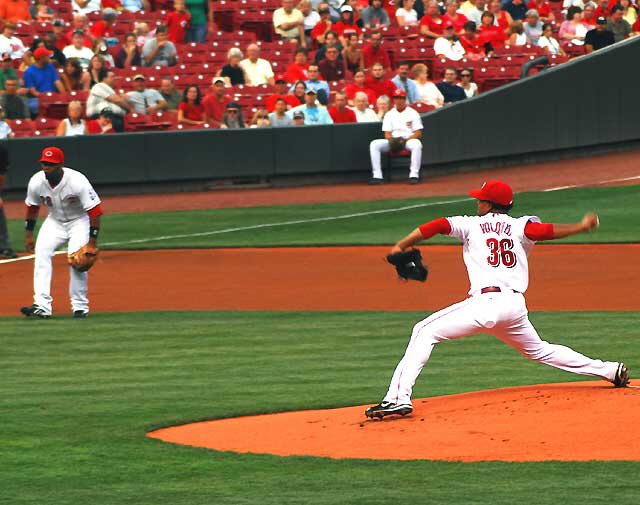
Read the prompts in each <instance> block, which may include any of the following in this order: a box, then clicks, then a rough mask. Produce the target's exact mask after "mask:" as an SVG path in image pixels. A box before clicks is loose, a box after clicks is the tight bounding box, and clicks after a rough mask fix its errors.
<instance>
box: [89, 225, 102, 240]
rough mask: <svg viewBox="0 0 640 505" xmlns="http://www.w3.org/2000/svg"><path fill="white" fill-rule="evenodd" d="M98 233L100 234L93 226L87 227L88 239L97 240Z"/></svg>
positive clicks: (98, 229)
mask: <svg viewBox="0 0 640 505" xmlns="http://www.w3.org/2000/svg"><path fill="white" fill-rule="evenodd" d="M99 232H100V228H96V227H95V226H90V227H89V237H90V238H94V239H97V238H98V233H99Z"/></svg>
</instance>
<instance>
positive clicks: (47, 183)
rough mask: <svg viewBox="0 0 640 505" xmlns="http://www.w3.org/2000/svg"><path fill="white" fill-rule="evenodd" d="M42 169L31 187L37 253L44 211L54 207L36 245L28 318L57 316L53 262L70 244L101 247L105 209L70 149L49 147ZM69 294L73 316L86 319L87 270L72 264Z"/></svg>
mask: <svg viewBox="0 0 640 505" xmlns="http://www.w3.org/2000/svg"><path fill="white" fill-rule="evenodd" d="M40 164H41V166H42V170H41V171H39V172H38V173H36V174H34V175H33V177H31V180H30V181H29V186H28V188H27V198H26V200H25V203H26V205H27V217H26V222H25V223H26V224H25V229H26V236H25V243H26V247H27V251H29V252H34V239H33V230H34V229H35V225H36V219H37V218H38V212H39V211H40V205H46V206H47V209H48V211H49V214H48V216H47V218H46V219H45V221H44V223H43V224H42V227H41V228H40V232H39V233H38V240H37V242H36V243H35V264H34V272H33V290H34V297H33V301H34V303H33V305H31V306H30V307H22V309H20V311H21V312H22V313H23V314H24V315H25V316H27V317H36V318H42V319H48V318H49V317H51V302H52V298H51V274H52V270H53V269H52V265H51V260H52V258H53V255H54V253H55V250H56V249H57V248H58V247H60V246H61V245H62V244H64V243H65V242H68V246H67V247H68V251H69V253H73V252H75V251H77V250H78V249H80V248H81V247H82V246H84V245H85V244H87V243H89V244H91V245H92V246H93V247H96V243H97V240H98V231H99V229H100V216H101V215H102V207H101V205H100V203H101V202H100V198H99V197H98V195H97V194H96V192H95V191H94V189H93V187H92V186H91V183H90V182H89V181H88V179H87V178H86V177H85V176H84V175H83V174H81V173H80V172H77V171H75V170H73V169H71V168H68V167H65V166H64V153H63V152H62V150H61V149H58V148H57V147H46V148H45V149H44V150H43V151H42V156H41V158H40ZM69 277H70V280H69V296H70V297H71V308H72V311H73V317H75V318H84V317H87V314H88V313H89V300H88V298H87V279H88V275H87V272H78V271H77V270H75V269H74V268H72V267H69Z"/></svg>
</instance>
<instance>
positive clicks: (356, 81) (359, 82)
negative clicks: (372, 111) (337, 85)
mask: <svg viewBox="0 0 640 505" xmlns="http://www.w3.org/2000/svg"><path fill="white" fill-rule="evenodd" d="M366 78H367V77H366V74H365V73H364V70H356V71H355V73H354V74H353V82H352V83H351V84H347V85H346V86H345V88H344V92H345V94H346V95H347V100H348V101H349V105H351V106H352V107H353V106H354V100H355V98H356V93H357V92H358V91H362V92H363V93H365V94H366V95H367V98H368V103H376V94H375V93H374V92H373V90H371V89H369V88H367V86H366V85H365V80H366Z"/></svg>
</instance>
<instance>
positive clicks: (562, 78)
mask: <svg viewBox="0 0 640 505" xmlns="http://www.w3.org/2000/svg"><path fill="white" fill-rule="evenodd" d="M639 55H640V37H637V38H635V39H630V40H627V41H624V42H622V43H619V44H616V45H615V46H612V47H609V48H606V49H603V50H601V51H598V52H597V53H593V54H591V55H589V56H584V57H582V58H578V59H577V60H574V61H571V62H569V63H566V64H563V65H561V66H558V67H554V68H550V69H548V70H545V71H544V72H541V73H538V74H535V75H533V76H531V77H528V78H526V79H522V80H520V81H517V82H514V83H512V84H509V85H507V86H504V87H501V88H498V89H495V90H492V91H490V92H487V93H485V94H482V95H480V96H478V97H475V98H473V99H471V100H466V101H464V102H460V103H457V104H455V105H452V106H449V107H446V108H444V109H440V110H437V111H433V112H430V113H428V114H426V115H424V117H423V120H424V125H425V130H424V138H423V141H424V147H425V149H424V157H423V163H424V165H425V166H426V167H430V166H431V167H435V168H436V169H438V168H442V167H443V166H445V165H447V164H456V163H457V164H461V163H462V164H464V163H467V165H468V166H473V165H476V166H478V167H480V166H485V167H486V166H491V165H499V164H500V163H501V162H502V161H504V160H505V159H508V158H510V157H511V158H512V157H514V156H518V155H529V160H535V159H536V157H538V158H539V159H544V157H545V155H546V156H547V157H548V156H549V153H555V154H551V156H552V157H553V156H559V154H558V153H562V152H567V151H573V152H575V151H576V150H580V149H581V148H591V147H594V146H607V145H620V144H622V143H629V142H633V141H638V140H640V121H639V120H638V119H639V118H640V99H639V98H638V96H639V95H638V84H637V83H638V82H640V67H639V66H638V65H637V61H638V56H639ZM379 136H381V132H380V124H379V123H371V124H346V125H331V126H305V127H293V128H267V129H246V130H203V131H186V132H153V133H152V132H148V133H131V134H114V135H106V136H91V135H89V136H81V137H75V138H57V137H56V138H51V137H49V138H46V137H44V138H19V139H10V140H7V141H6V145H7V147H8V149H9V151H10V156H11V167H10V171H9V173H8V174H7V179H6V185H5V187H6V189H7V190H22V189H24V188H25V187H26V184H27V181H28V179H29V177H30V176H31V174H33V172H34V171H35V170H37V169H38V168H39V166H38V163H37V159H38V155H39V153H40V151H41V149H42V148H43V147H45V146H48V145H56V146H59V147H61V148H63V149H64V150H65V153H66V159H67V162H66V164H67V165H68V166H70V167H73V168H76V169H78V170H80V171H82V172H84V173H86V174H87V175H88V177H89V179H90V180H91V181H92V182H93V183H94V184H96V185H97V186H101V185H102V186H104V185H120V184H146V183H159V182H171V181H175V182H186V181H212V180H216V179H233V178H251V177H255V178H260V179H263V180H269V179H274V178H277V177H278V176H292V175H297V176H303V175H313V174H331V173H333V174H335V173H354V172H360V173H362V174H363V179H366V177H367V174H368V173H369V170H370V163H369V150H368V144H369V142H370V141H371V140H372V139H374V138H378V137H379Z"/></svg>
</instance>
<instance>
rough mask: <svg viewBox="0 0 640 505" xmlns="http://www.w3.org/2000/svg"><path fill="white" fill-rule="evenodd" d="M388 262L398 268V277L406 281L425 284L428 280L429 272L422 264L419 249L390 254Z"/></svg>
mask: <svg viewBox="0 0 640 505" xmlns="http://www.w3.org/2000/svg"><path fill="white" fill-rule="evenodd" d="M387 261H388V262H389V263H391V264H392V265H393V266H394V267H396V272H398V277H402V278H403V279H405V280H409V279H413V280H414V281H420V282H424V281H426V280H427V276H428V275H429V270H428V269H427V267H426V266H424V265H423V264H422V254H420V251H419V250H418V249H409V250H408V251H404V252H399V253H393V254H389V255H388V256H387Z"/></svg>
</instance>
